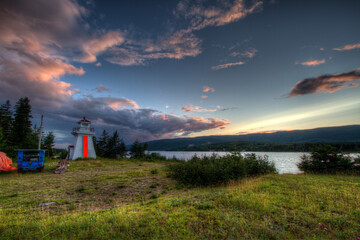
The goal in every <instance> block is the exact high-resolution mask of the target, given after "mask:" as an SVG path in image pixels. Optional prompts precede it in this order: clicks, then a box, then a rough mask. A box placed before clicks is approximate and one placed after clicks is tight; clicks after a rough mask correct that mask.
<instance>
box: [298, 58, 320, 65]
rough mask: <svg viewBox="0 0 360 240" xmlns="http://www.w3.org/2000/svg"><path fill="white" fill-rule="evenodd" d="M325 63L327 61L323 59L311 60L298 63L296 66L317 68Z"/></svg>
mask: <svg viewBox="0 0 360 240" xmlns="http://www.w3.org/2000/svg"><path fill="white" fill-rule="evenodd" d="M325 62H326V61H325V59H322V60H309V61H306V62H301V63H298V62H296V64H301V65H303V66H317V65H320V64H324V63H325Z"/></svg>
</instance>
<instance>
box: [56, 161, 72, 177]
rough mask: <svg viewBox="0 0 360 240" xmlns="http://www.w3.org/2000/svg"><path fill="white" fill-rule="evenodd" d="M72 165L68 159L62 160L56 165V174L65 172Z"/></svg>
mask: <svg viewBox="0 0 360 240" xmlns="http://www.w3.org/2000/svg"><path fill="white" fill-rule="evenodd" d="M69 165H70V163H69V161H67V160H65V159H64V160H60V161H59V163H58V165H57V166H56V169H55V171H54V173H55V174H61V173H65V172H66V170H67V167H68V166H69Z"/></svg>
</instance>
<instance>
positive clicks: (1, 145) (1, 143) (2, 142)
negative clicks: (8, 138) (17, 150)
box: [0, 128, 5, 152]
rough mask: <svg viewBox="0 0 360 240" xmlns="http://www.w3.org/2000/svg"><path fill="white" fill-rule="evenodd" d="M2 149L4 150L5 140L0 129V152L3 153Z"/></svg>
mask: <svg viewBox="0 0 360 240" xmlns="http://www.w3.org/2000/svg"><path fill="white" fill-rule="evenodd" d="M3 148H5V138H4V135H3V132H2V129H1V128H0V152H2V151H4V150H3Z"/></svg>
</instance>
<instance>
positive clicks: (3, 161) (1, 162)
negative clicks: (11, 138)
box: [0, 152, 17, 172]
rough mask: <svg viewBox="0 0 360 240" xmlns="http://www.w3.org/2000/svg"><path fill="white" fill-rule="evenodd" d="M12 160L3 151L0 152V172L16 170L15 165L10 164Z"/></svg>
mask: <svg viewBox="0 0 360 240" xmlns="http://www.w3.org/2000/svg"><path fill="white" fill-rule="evenodd" d="M11 164H12V161H11V159H10V158H8V157H7V156H6V154H5V153H3V152H0V172H9V171H14V170H17V168H16V167H13V166H11Z"/></svg>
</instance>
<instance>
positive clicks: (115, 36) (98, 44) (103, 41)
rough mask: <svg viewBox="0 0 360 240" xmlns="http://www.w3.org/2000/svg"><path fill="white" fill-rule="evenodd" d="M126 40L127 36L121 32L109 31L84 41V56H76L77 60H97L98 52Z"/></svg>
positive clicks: (86, 61)
mask: <svg viewBox="0 0 360 240" xmlns="http://www.w3.org/2000/svg"><path fill="white" fill-rule="evenodd" d="M124 41H125V38H124V36H123V34H122V33H121V32H118V31H109V32H107V33H105V34H104V35H102V36H100V37H98V38H94V39H91V40H88V41H86V42H84V43H83V44H82V49H83V56H80V57H76V58H75V60H77V61H79V62H84V63H89V62H95V61H96V60H97V59H96V56H97V55H98V54H100V53H102V52H104V51H105V50H106V49H108V48H110V47H112V46H116V45H120V44H122V43H123V42H124Z"/></svg>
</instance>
